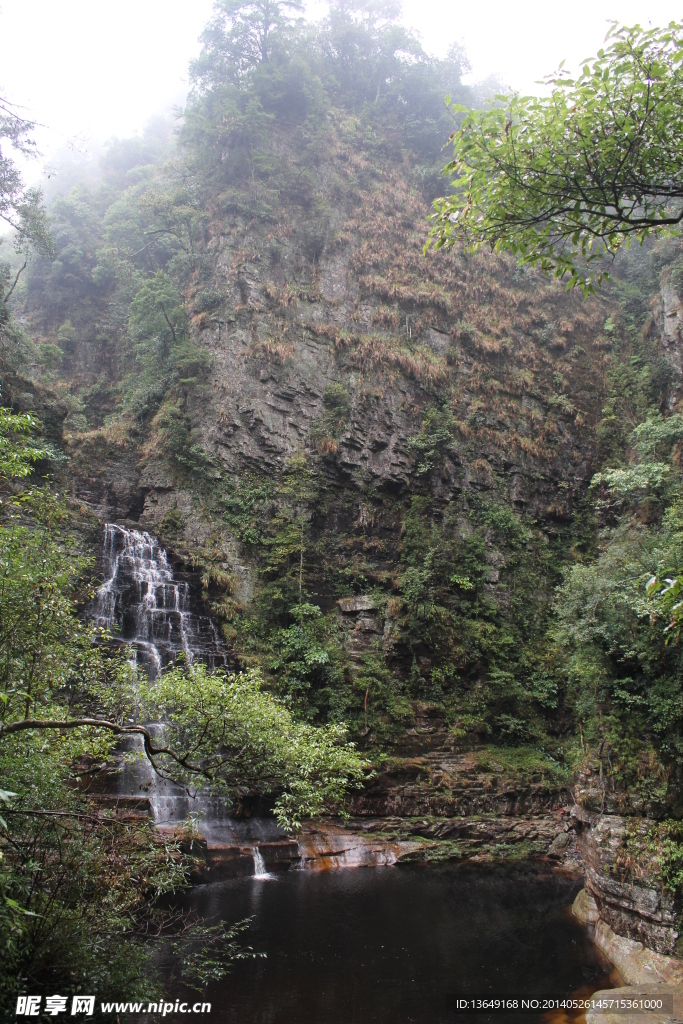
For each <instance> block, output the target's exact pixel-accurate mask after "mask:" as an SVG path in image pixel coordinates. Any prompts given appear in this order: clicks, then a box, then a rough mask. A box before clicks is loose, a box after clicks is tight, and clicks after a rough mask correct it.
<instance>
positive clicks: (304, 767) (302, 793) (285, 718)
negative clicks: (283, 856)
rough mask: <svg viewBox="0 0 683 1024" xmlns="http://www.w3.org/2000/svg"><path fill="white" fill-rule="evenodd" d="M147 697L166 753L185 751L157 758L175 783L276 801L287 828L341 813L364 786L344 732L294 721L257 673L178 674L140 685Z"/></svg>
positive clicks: (145, 700)
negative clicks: (159, 721)
mask: <svg viewBox="0 0 683 1024" xmlns="http://www.w3.org/2000/svg"><path fill="white" fill-rule="evenodd" d="M309 614H311V613H310V612H309V610H306V611H305V612H304V611H302V613H301V616H300V617H301V618H305V617H307V616H308V615H309ZM297 653H298V652H297ZM318 663H320V660H319V657H318ZM304 671H305V669H304ZM142 697H143V704H144V706H146V708H147V709H148V712H149V714H155V715H158V716H160V717H162V718H163V719H164V721H167V722H168V726H167V731H168V735H169V743H168V746H170V747H173V748H175V749H177V750H183V751H185V752H186V753H184V754H183V755H182V759H181V761H180V763H179V761H178V759H177V758H174V757H171V756H169V755H167V754H164V753H163V752H162V753H159V754H157V755H155V758H154V763H155V764H157V765H158V766H159V767H160V768H161V769H162V770H163V771H164V772H165V773H172V775H173V777H174V778H176V779H185V780H186V781H191V780H193V779H195V780H196V778H197V777H198V776H199V777H203V778H205V779H206V780H207V781H208V782H210V784H211V788H212V789H213V790H214V791H217V792H225V793H227V794H228V795H233V794H237V793H243V792H244V791H245V788H246V789H247V790H248V791H252V792H257V793H263V794H273V795H277V799H276V801H275V813H276V815H277V818H278V820H279V822H280V823H281V824H282V825H283V826H284V827H285V828H288V829H293V828H297V827H298V826H299V825H300V824H301V821H302V820H303V819H304V818H306V817H310V816H311V815H316V814H320V813H321V812H322V811H323V810H324V809H325V808H326V807H328V808H329V807H330V806H333V807H334V806H338V805H339V804H340V803H341V801H342V800H343V798H344V795H345V793H346V792H347V790H348V789H349V787H352V786H357V785H359V784H360V783H361V782H362V780H363V777H364V774H365V769H366V765H365V762H364V761H363V759H362V758H361V757H360V756H359V754H358V753H357V752H356V751H355V750H354V748H353V745H352V744H348V743H347V742H346V733H345V730H344V728H343V727H342V726H339V725H329V726H327V727H325V728H315V727H313V726H310V725H306V724H303V723H301V722H298V721H296V720H295V719H294V717H293V716H292V714H291V712H290V711H289V710H288V708H287V707H286V706H285V705H284V704H283V703H281V702H279V701H277V700H276V699H274V698H273V696H272V695H271V694H269V693H267V692H266V691H264V690H262V688H261V679H260V677H259V675H258V673H255V672H247V673H244V674H241V675H228V676H226V675H224V674H223V673H222V672H215V673H213V674H210V673H208V672H207V671H206V669H205V667H204V666H203V665H198V666H197V667H196V668H193V669H192V671H191V673H190V676H189V679H188V675H187V673H186V672H184V671H183V670H182V669H173V670H171V671H169V672H166V673H165V674H164V675H163V676H162V677H161V678H160V679H159V680H157V681H155V682H153V683H150V684H148V685H145V686H143V687H142ZM188 765H190V767H189V768H188Z"/></svg>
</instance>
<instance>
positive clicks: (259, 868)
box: [252, 846, 269, 878]
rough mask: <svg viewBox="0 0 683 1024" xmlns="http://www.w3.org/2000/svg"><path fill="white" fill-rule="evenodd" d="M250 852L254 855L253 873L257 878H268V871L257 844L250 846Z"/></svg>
mask: <svg viewBox="0 0 683 1024" xmlns="http://www.w3.org/2000/svg"><path fill="white" fill-rule="evenodd" d="M252 854H253V857H254V875H255V876H256V877H257V878H268V877H269V875H268V871H267V869H266V863H265V861H264V859H263V857H262V856H261V851H260V850H259V848H258V846H254V847H252Z"/></svg>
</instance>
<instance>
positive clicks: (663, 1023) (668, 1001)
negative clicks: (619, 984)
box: [586, 982, 683, 1024]
mask: <svg viewBox="0 0 683 1024" xmlns="http://www.w3.org/2000/svg"><path fill="white" fill-rule="evenodd" d="M590 998H591V1000H592V1008H591V1009H589V1010H588V1012H587V1013H586V1024H643V1022H644V1021H649V1022H650V1024H680V1021H681V1020H683V991H682V990H681V989H680V988H677V987H673V986H671V985H662V984H656V983H654V984H653V983H652V982H645V983H644V984H638V983H636V984H634V985H633V986H629V987H628V988H610V989H602V990H600V991H598V992H594V993H593V994H592V996H591V997H590ZM643 1007H644V1008H645V1009H644V1010H643V1009H642V1008H643Z"/></svg>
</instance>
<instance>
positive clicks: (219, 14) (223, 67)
mask: <svg viewBox="0 0 683 1024" xmlns="http://www.w3.org/2000/svg"><path fill="white" fill-rule="evenodd" d="M213 9H214V18H213V21H211V22H210V23H209V24H208V25H207V27H206V28H205V29H204V31H203V32H202V35H201V36H200V38H201V41H202V43H203V44H204V46H203V49H202V52H201V54H200V56H199V58H198V59H197V60H196V61H194V62H193V63H192V65H191V68H190V72H191V75H192V79H193V81H195V82H197V83H199V84H200V85H201V86H203V87H204V88H206V87H209V86H211V85H216V84H218V85H220V84H223V83H225V82H232V83H233V84H234V85H239V83H240V82H241V80H242V79H243V78H244V77H245V75H247V74H248V72H249V71H251V70H252V69H253V68H255V67H256V66H257V65H258V64H260V63H267V62H268V59H269V57H270V53H271V47H272V37H273V34H274V32H275V31H276V30H278V29H283V28H285V27H286V26H287V24H288V23H289V22H290V21H291V18H292V14H295V13H296V14H299V13H301V12H303V9H304V5H303V3H301V2H300V0H216V3H215V4H214V8H213Z"/></svg>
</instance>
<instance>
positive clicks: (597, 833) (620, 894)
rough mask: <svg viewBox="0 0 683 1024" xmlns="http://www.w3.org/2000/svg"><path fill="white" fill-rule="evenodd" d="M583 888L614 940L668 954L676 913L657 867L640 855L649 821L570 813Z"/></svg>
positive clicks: (673, 944) (674, 934)
mask: <svg viewBox="0 0 683 1024" xmlns="http://www.w3.org/2000/svg"><path fill="white" fill-rule="evenodd" d="M573 818H574V821H575V822H576V828H577V832H578V847H579V850H580V852H581V856H582V859H583V865H584V869H585V873H586V888H587V889H588V891H589V892H590V893H591V894H592V896H593V897H594V899H595V902H596V905H597V910H598V914H599V916H600V919H601V920H602V921H604V922H605V923H606V924H607V925H609V927H610V928H611V929H612V931H613V932H615V933H616V934H617V935H622V936H625V937H626V938H628V939H633V940H635V941H636V942H642V943H643V945H644V946H646V947H647V948H649V949H654V950H656V951H657V952H658V953H666V954H671V953H673V952H674V951H675V947H676V941H677V939H678V913H677V911H676V907H675V905H674V900H673V897H672V896H671V895H670V894H668V893H667V892H666V891H665V890H664V889H663V887H662V881H661V877H658V875H657V873H656V872H655V871H654V870H653V868H654V867H655V865H654V864H653V863H652V855H651V856H650V858H647V857H642V856H640V857H639V856H638V853H639V852H640V853H641V854H642V847H643V846H644V844H645V840H646V837H647V835H648V832H649V831H650V829H651V828H652V826H653V822H652V821H650V820H649V819H647V818H639V819H634V818H623V817H619V816H617V815H612V814H605V815H597V814H591V813H590V812H586V811H584V810H582V809H581V808H580V807H579V806H575V807H574V809H573Z"/></svg>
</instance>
